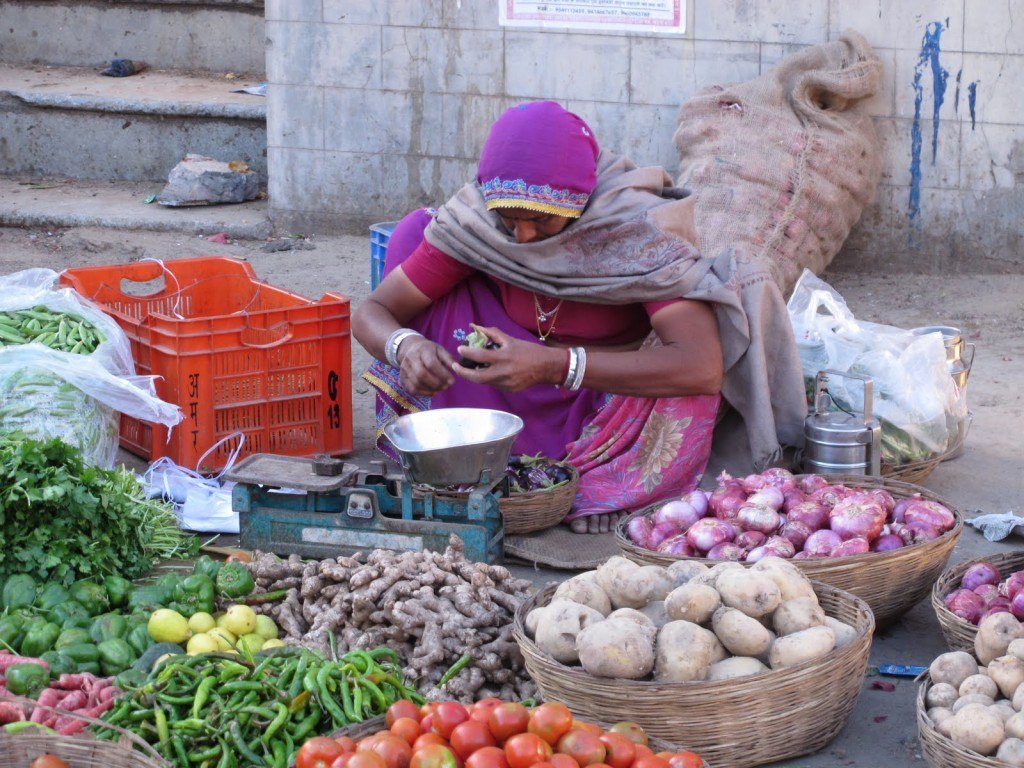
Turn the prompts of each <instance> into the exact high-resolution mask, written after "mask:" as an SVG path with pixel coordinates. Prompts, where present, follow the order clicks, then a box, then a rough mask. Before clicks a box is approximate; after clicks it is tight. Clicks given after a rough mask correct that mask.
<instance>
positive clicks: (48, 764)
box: [29, 753, 68, 768]
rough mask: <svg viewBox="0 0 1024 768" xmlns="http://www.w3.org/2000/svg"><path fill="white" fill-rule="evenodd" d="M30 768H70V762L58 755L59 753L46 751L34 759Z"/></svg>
mask: <svg viewBox="0 0 1024 768" xmlns="http://www.w3.org/2000/svg"><path fill="white" fill-rule="evenodd" d="M29 768H68V764H67V763H65V762H64V761H63V760H61V759H60V758H59V757H57V755H51V754H49V753H46V754H45V755H40V756H39V757H37V758H36V759H35V760H33V761H32V765H31V766H29Z"/></svg>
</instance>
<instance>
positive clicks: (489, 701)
mask: <svg viewBox="0 0 1024 768" xmlns="http://www.w3.org/2000/svg"><path fill="white" fill-rule="evenodd" d="M504 703H505V702H503V701H502V700H501V699H496V698H494V697H493V696H490V697H488V698H486V699H480V701H478V702H476V703H475V704H473V705H472V706H471V707H470V708H469V716H470V717H471V718H473V719H474V720H482V721H483V722H485V723H486V722H487V716H488V715H489V714H490V713H491V710H492V709H494V708H495V707H497V706H500V705H501V704H504Z"/></svg>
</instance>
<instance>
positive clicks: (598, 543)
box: [505, 525, 621, 571]
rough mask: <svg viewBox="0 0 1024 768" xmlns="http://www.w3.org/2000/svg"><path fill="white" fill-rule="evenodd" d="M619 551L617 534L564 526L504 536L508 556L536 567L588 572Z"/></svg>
mask: <svg viewBox="0 0 1024 768" xmlns="http://www.w3.org/2000/svg"><path fill="white" fill-rule="evenodd" d="M618 554H621V552H620V550H619V548H618V547H617V546H616V544H615V534H614V533H595V534H589V533H573V532H572V531H570V530H569V529H568V528H567V527H565V526H564V525H556V526H554V527H553V528H547V529H546V530H543V531H537V532H536V533H530V534H526V535H523V536H507V537H505V556H506V557H508V558H514V559H516V560H520V561H522V562H524V563H527V564H529V565H534V566H537V565H541V566H547V567H549V568H561V569H564V570H568V571H586V570H590V569H591V568H597V566H599V565H600V564H601V563H603V562H604V561H605V560H607V559H608V558H609V557H611V556H612V555H618Z"/></svg>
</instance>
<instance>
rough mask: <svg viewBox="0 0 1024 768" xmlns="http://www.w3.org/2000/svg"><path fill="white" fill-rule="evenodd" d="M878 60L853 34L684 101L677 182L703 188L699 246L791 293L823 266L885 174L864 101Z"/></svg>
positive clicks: (875, 78) (698, 205)
mask: <svg viewBox="0 0 1024 768" xmlns="http://www.w3.org/2000/svg"><path fill="white" fill-rule="evenodd" d="M881 74H882V64H881V61H879V59H878V57H877V56H876V55H875V53H874V51H873V50H872V49H871V46H870V45H868V43H867V41H866V40H865V39H864V38H863V37H862V36H861V35H860V34H858V33H856V32H853V31H847V32H845V33H844V34H843V35H842V36H841V37H840V38H839V40H838V41H836V42H832V43H825V44H822V45H817V46H814V47H813V48H809V49H807V50H805V51H802V52H800V53H797V54H795V55H792V56H789V57H787V58H786V59H783V60H782V61H781V62H779V64H778V65H776V66H775V67H774V68H772V69H771V70H769V71H768V72H765V73H764V74H763V75H761V77H758V78H757V79H755V80H751V81H748V82H746V83H741V84H739V85H734V86H729V87H722V86H715V87H712V88H708V89H705V90H704V91H702V92H701V93H699V94H697V95H696V96H694V97H693V98H692V99H690V100H689V101H687V102H685V103H684V104H683V105H682V106H681V107H680V109H679V114H678V127H677V129H676V133H675V136H674V142H675V145H676V148H677V150H678V152H679V176H678V179H677V183H678V184H679V186H681V187H686V188H687V189H689V190H690V191H692V192H694V193H695V194H696V211H695V216H696V223H697V229H698V231H699V232H700V242H699V246H700V250H701V251H702V252H703V253H705V254H716V253H720V252H721V251H722V250H723V249H724V248H726V247H729V246H732V247H733V248H734V249H735V250H736V252H737V255H738V256H740V258H742V259H744V260H746V259H749V260H751V261H753V262H759V263H760V264H761V265H762V266H763V267H764V268H765V269H767V270H768V272H769V273H770V274H771V275H772V277H773V278H774V279H775V281H776V282H777V283H778V285H779V288H780V289H781V290H782V292H783V294H784V295H786V296H788V295H789V293H790V291H791V290H792V288H793V286H794V285H795V284H796V281H797V279H798V278H799V277H800V273H801V272H802V271H803V269H804V268H805V267H806V268H807V269H810V270H811V271H812V272H814V273H815V274H820V273H821V272H822V270H824V269H825V267H827V266H828V264H829V263H830V262H831V261H832V259H833V258H834V257H835V255H836V253H838V252H839V249H840V248H841V247H842V244H843V242H844V241H845V240H846V237H847V236H848V235H849V233H850V229H851V228H852V227H853V225H854V224H856V223H857V220H858V219H859V218H860V215H861V213H862V212H863V210H864V207H865V206H866V205H867V204H868V203H869V202H870V201H871V198H872V197H873V195H874V192H875V188H876V186H877V184H878V180H879V177H880V176H881V172H882V158H881V152H880V148H879V142H878V138H877V136H876V134H875V128H874V124H873V123H872V121H871V117H870V116H869V115H868V114H867V112H866V111H865V110H864V109H863V106H862V104H861V102H863V100H864V99H866V98H868V97H870V96H871V95H872V94H874V93H875V89H876V88H877V87H878V83H879V80H880V78H881Z"/></svg>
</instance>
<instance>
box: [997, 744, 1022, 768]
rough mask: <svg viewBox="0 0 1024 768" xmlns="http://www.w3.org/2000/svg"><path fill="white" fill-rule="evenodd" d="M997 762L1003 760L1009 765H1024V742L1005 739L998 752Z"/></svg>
mask: <svg viewBox="0 0 1024 768" xmlns="http://www.w3.org/2000/svg"><path fill="white" fill-rule="evenodd" d="M996 760H1001V761H1002V762H1004V763H1006V764H1007V765H1024V741H1021V740H1020V739H1004V740H1003V743H1002V744H1000V745H999V749H997V750H996Z"/></svg>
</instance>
